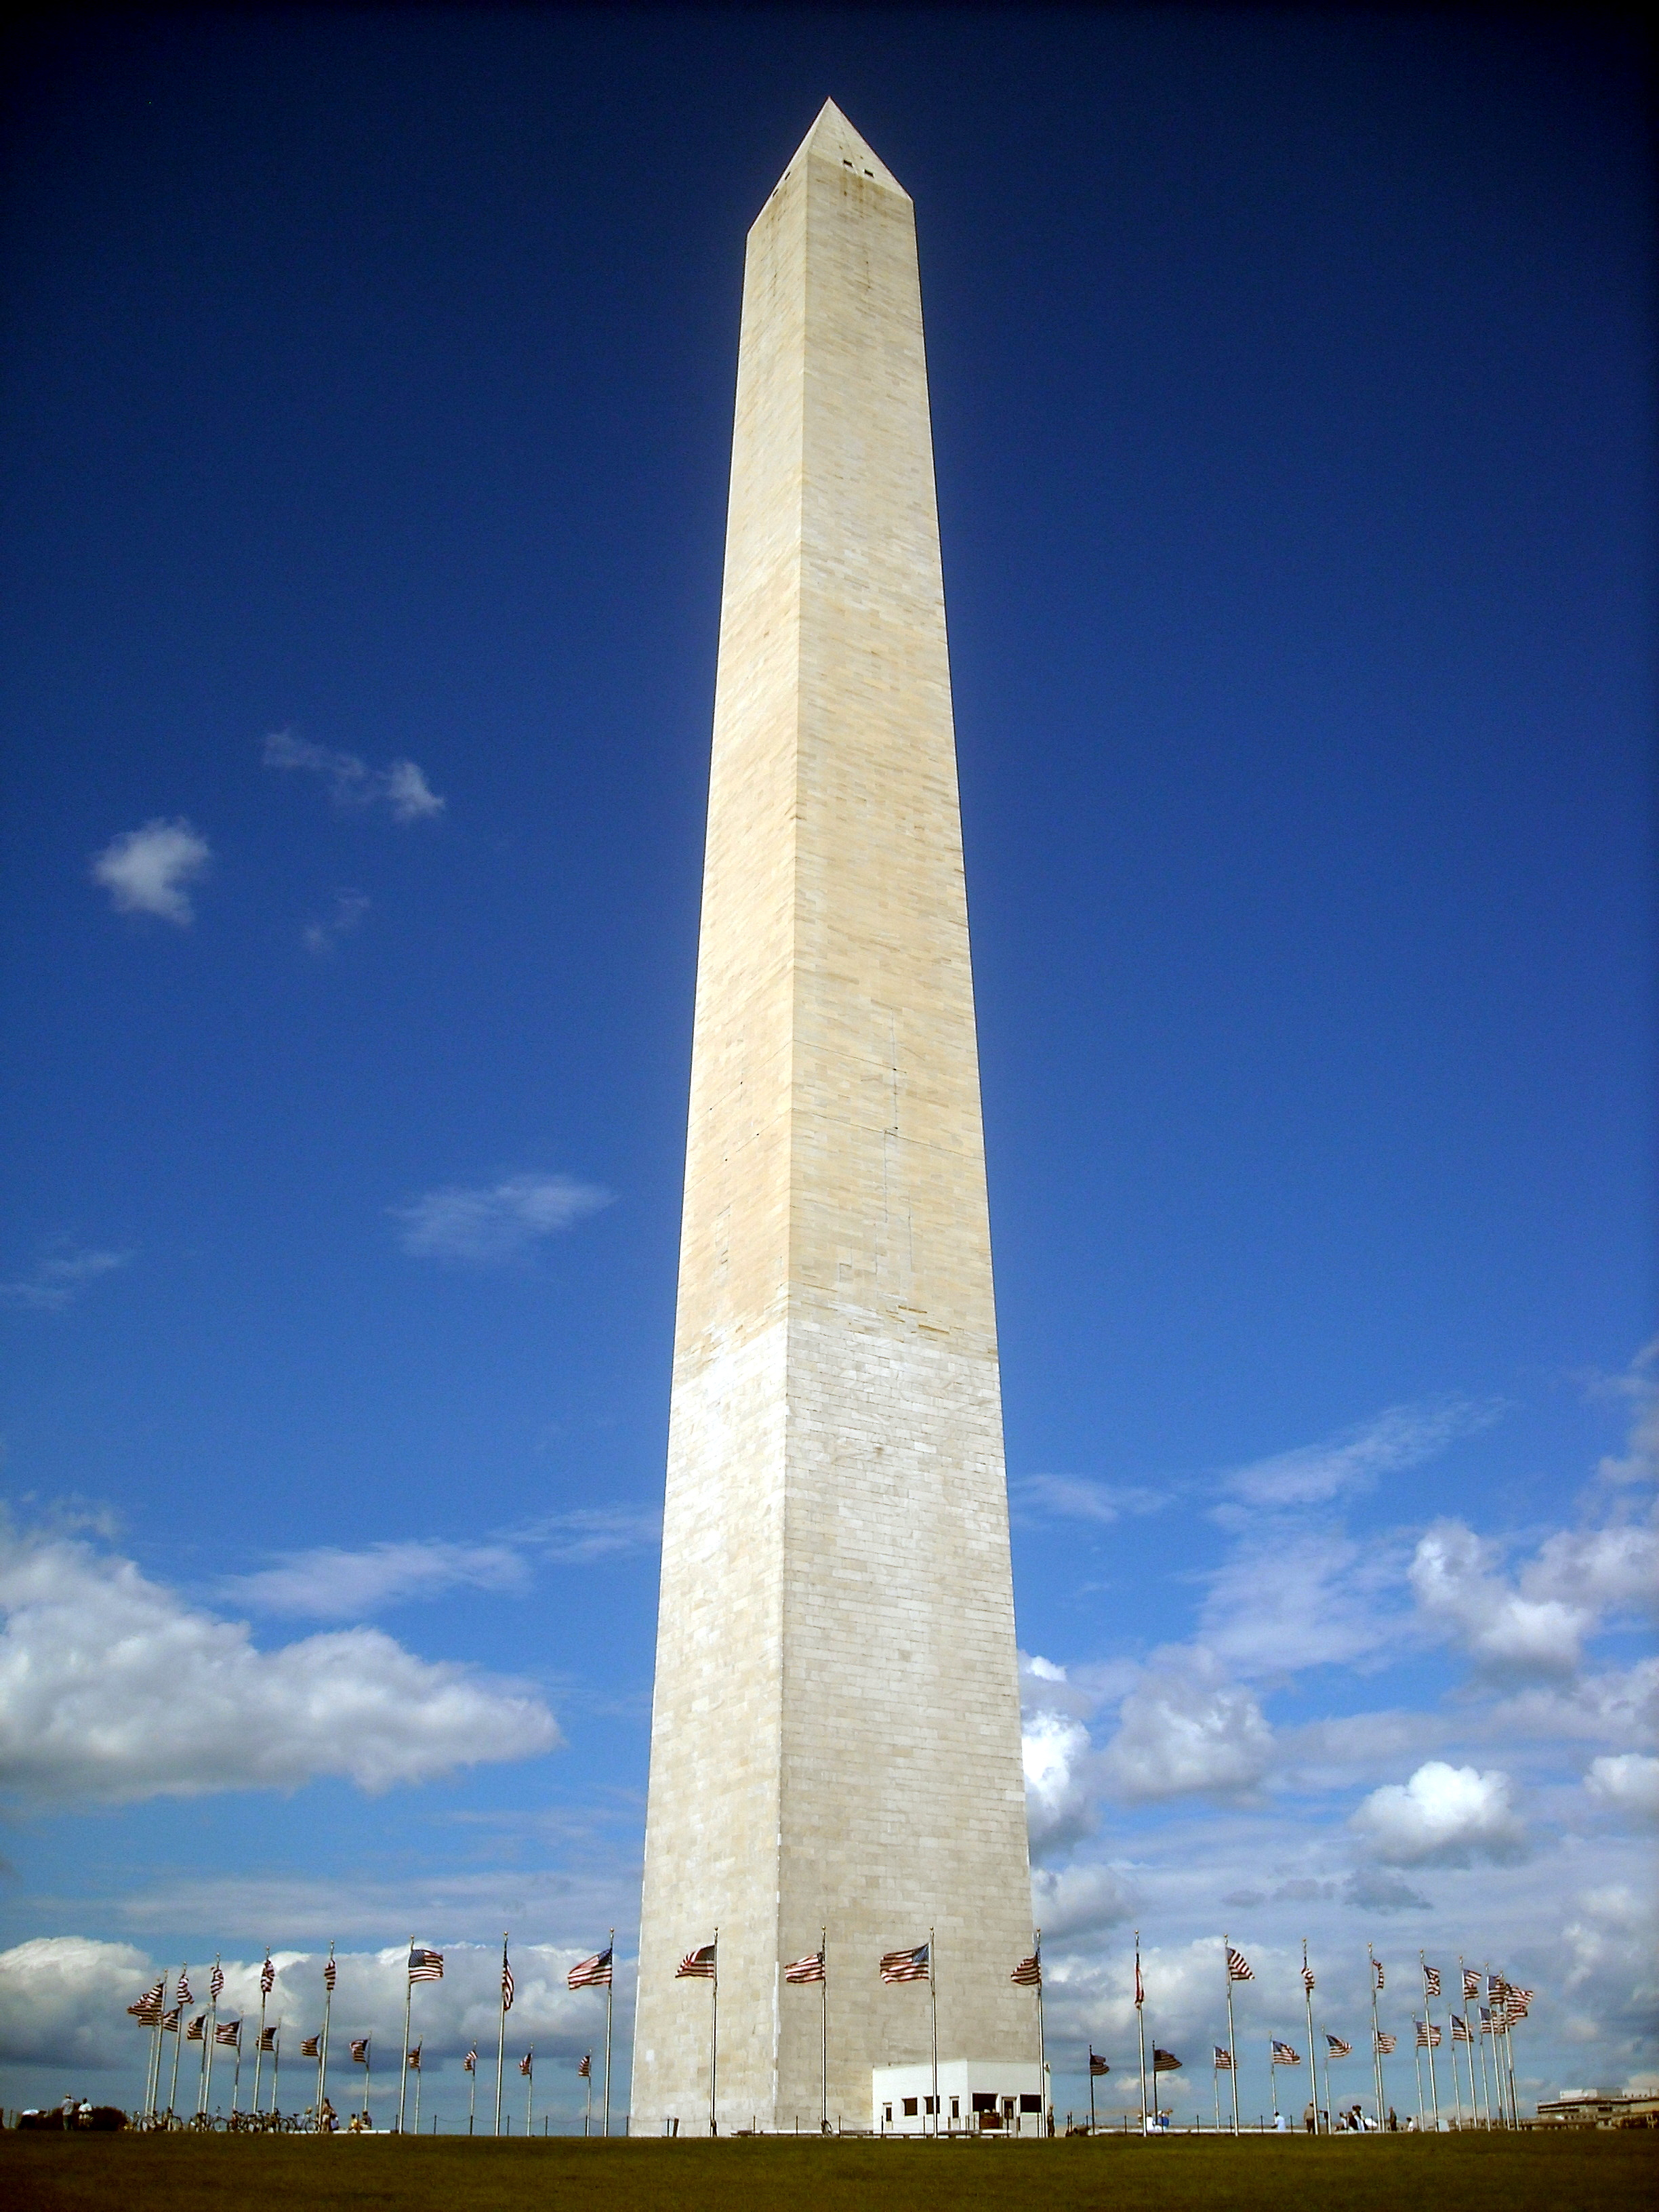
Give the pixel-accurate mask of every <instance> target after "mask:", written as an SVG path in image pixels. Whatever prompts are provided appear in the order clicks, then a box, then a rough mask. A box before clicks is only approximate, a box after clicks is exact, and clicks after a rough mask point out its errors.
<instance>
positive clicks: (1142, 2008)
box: [1135, 1928, 1146, 2136]
mask: <svg viewBox="0 0 1659 2212" xmlns="http://www.w3.org/2000/svg"><path fill="white" fill-rule="evenodd" d="M1135 2033H1136V2034H1137V2035H1138V2036H1139V2039H1140V2132H1141V2134H1142V2135H1143V2136H1144V2135H1145V2134H1146V1990H1145V1989H1144V1988H1143V1987H1142V1985H1141V1980H1140V1930H1139V1928H1137V1929H1136V1930H1135Z"/></svg>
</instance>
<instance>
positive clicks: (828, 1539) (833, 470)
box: [632, 104, 1036, 2134]
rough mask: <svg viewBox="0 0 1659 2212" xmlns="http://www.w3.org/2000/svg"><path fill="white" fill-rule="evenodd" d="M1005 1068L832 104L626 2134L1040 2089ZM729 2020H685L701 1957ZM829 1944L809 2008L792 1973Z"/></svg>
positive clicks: (745, 877)
mask: <svg viewBox="0 0 1659 2212" xmlns="http://www.w3.org/2000/svg"><path fill="white" fill-rule="evenodd" d="M717 1929H718V1954H717V1963H718V1972H719V1980H718V1988H717V1992H716V1990H715V1988H714V1985H712V1984H711V1982H710V1981H709V1980H708V1979H707V1978H700V1979H677V1978H676V1969H677V1967H678V1966H679V1964H680V1962H681V1960H683V1959H684V1958H685V1957H687V1955H688V1954H692V1953H694V1952H696V1951H699V1950H704V1949H706V1948H707V1947H709V1946H711V1945H713V1944H714V1942H715V1940H716V1930H717ZM821 1930H823V1931H827V1942H826V1945H825V1948H826V1951H827V1973H828V1980H827V1984H826V1985H825V1990H824V1991H823V1992H821V1991H820V1990H818V1989H817V1988H805V1987H794V1986H791V1985H789V1984H786V1983H785V1981H784V1978H783V1968H784V1966H786V1965H787V1963H788V1962H789V1961H791V1960H795V1959H798V1958H799V1957H801V1956H803V1955H804V1954H810V1953H813V1952H816V1951H817V1949H818V1948H819V1943H820V1931H821ZM930 1930H932V1931H933V1934H934V1952H933V1966H934V1971H935V1977H936V1979H935V1995H936V2001H937V2005H938V2020H939V2055H940V2057H941V2058H944V2057H951V2058H957V2057H962V2058H970V2059H975V2060H998V2061H1002V2060H1008V2059H1016V2058H1017V2059H1019V2060H1025V2061H1030V2060H1034V2059H1035V2057H1036V2049H1035V2035H1034V2029H1033V2024H1032V2022H1033V2014H1032V2004H1031V1998H1030V1993H1029V1991H1025V1990H1019V1989H1016V1988H1014V1987H1012V1986H1011V1984H1010V1981H1009V1974H1010V1972H1011V1970H1012V1967H1013V1966H1014V1965H1015V1963H1016V1961H1017V1960H1018V1959H1019V1958H1020V1957H1021V1956H1022V1955H1023V1954H1025V1953H1026V1952H1028V1951H1029V1950H1030V1937H1031V1929H1030V1874H1029V1866H1028V1859H1027V1848H1026V1834H1025V1798H1024V1786H1023V1780H1022V1773H1021V1765H1020V1729H1019V1705H1018V1681H1017V1672H1016V1659H1015V1646H1014V1612H1013V1588H1012V1576H1011V1572H1010V1567H1009V1554H1008V1510H1007V1492H1006V1476H1005V1473H1004V1467H1003V1448H1002V1406H1001V1394H1000V1384H999V1379H998V1370H997V1336H996V1316H995V1310H994V1303H993V1297H992V1289H991V1244H990V1228H989V1220H988V1215H987V1206H986V1189H985V1154H984V1139H983V1133H982V1128H981V1114H980V1091H979V1057H978V1046H977V1042H976V1038H975V1027H974V1000H973V982H972V977H971V975H970V972H969V952H968V909H967V901H966V895H965V890H964V886H963V860H962V829H961V822H960V816H959V812H958V806H957V769H956V741H955V734H954V731H953V728H952V723H951V680H950V669H949V665H948V661H947V657H946V649H945V596H944V585H943V580H942V576H941V571H940V564H939V517H938V508H937V503H936V501H935V496H934V489H933V439H932V432H931V428H930V426H929V421H928V410H927V367H926V362H925V360H924V357H923V350H922V331H921V292H920V288H919V283H918V278H917V267H916V240H915V217H914V212H913V210H912V207H911V203H910V199H909V196H908V193H906V192H905V191H904V190H903V188H902V186H901V185H899V184H898V183H897V182H896V179H894V178H893V177H892V176H891V175H890V173H889V172H888V171H887V169H886V168H885V167H884V166H883V164H882V163H881V161H879V160H878V158H877V156H876V155H874V154H873V153H872V151H871V149H869V147H868V146H866V144H865V143H864V141H863V140H862V139H861V138H860V137H859V135H858V133H857V132H856V131H854V129H853V128H852V126H851V125H849V124H848V121H847V119H846V118H845V117H844V116H842V114H841V113H840V112H839V111H838V110H837V109H836V107H835V106H833V105H832V104H826V106H824V108H823V112H822V113H821V114H820V115H819V117H818V118H817V122H816V123H815V124H814V125H813V126H812V128H811V131H810V132H809V133H808V135H807V137H806V140H805V143H804V144H803V145H802V146H801V148H800V150H799V152H798V153H797V154H796V155H795V157H794V159H793V161H791V163H790V164H789V167H788V168H787V170H786V171H785V172H784V174H783V177H782V179H781V181H780V182H779V184H778V185H777V187H776V189H775V191H774V192H773V193H772V196H771V197H770V198H769V200H768V202H767V203H766V205H765V207H764V208H763V210H761V213H760V215H759V216H758V217H757V220H756V222H755V225H754V228H752V229H751V231H750V234H749V244H748V253H747V259H746V263H745V268H744V295H743V321H742V331H741V336H740V339H739V346H738V392H737V412H736V423H735V429H734V434H733V439H732V484H731V499H730V507H729V509H728V514H727V522H726V570H725V585H724V596H723V600H722V605H721V613H720V659H719V674H718V678H717V684H716V695H715V706H714V758H713V767H712V771H711V778H710V787H709V798H708V848H707V854H706V859H705V863H704V873H703V893H702V936H701V940H700V947H699V953H698V963H697V995H696V1027H695V1033H694V1042H693V1050H692V1062H691V1100H690V1134H689V1139H688V1144H687V1154H686V1167H685V1208H684V1223H683V1227H682V1237H681V1246H680V1273H679V1304H678V1322H677V1326H676V1332H675V1346H674V1376H673V1396H672V1407H671V1416H670V1425H669V1446H668V1484H667V1500H666V1508H665V1520H664V1528H663V1566H662V1603H661V1615H660V1620H659V1628H658V1641H657V1673H656V1692H655V1702H654V1707H653V1718H652V1732H651V1782H650V1797H649V1803H648V1808H647V1819H646V1850H645V1890H644V1904H643V1917H642V1923H641V1936H640V1989H639V2010H638V2015H637V2022H636V2027H635V2048H634V2083H633V2118H632V2127H633V2129H634V2130H635V2132H637V2133H641V2134H656V2133H659V2132H660V2131H661V2129H662V2127H663V2126H664V2124H665V2122H667V2121H668V2120H670V2119H678V2123H679V2126H680V2130H681V2132H682V2133H692V2132H697V2133H702V2132H706V2131H707V2130H708V2127H709V2124H710V2119H711V2085H710V2066H711V2057H712V2056H713V2052H712V2051H711V2013H712V2010H713V2003H714V1998H715V1996H716V1994H717V1996H718V2022H719V2036H718V2089H717V2093H716V2094H715V2096H714V2104H713V2115H714V2119H715V2121H716V2123H717V2124H718V2126H719V2129H720V2132H721V2133H725V2132H726V2130H728V2129H732V2128H737V2127H744V2128H746V2127H748V2126H749V2125H750V2121H751V2119H752V2120H754V2121H756V2122H757V2124H759V2126H760V2127H761V2128H762V2129H763V2130H764V2129H772V2128H779V2129H782V2130H789V2129H790V2128H791V2127H792V2126H793V2125H794V2124H796V2123H797V2121H799V2125H800V2126H801V2127H802V2129H803V2130H805V2129H806V2128H808V2127H811V2126H816V2125H817V2123H818V2119H819V2117H820V2099H821V2095H822V2093H823V2079H822V2075H821V2068H822V2066H823V2016H822V2012H821V1997H822V1996H823V1995H824V1994H827V2000H828V2015H827V2018H828V2053H829V2057H828V2081H829V2087H828V2106H829V2115H830V2119H831V2124H833V2123H834V2118H835V2115H836V2113H837V2112H840V2113H844V2114H845V2116H846V2118H847V2119H848V2122H849V2123H851V2122H856V2123H857V2124H860V2125H862V2124H867V2120H868V2115H869V2112H870V2100H871V2069H872V2066H877V2065H883V2066H884V2065H890V2064H905V2063H911V2062H915V2061H921V2060H924V2059H926V2058H927V2056H928V2052H929V2039H930V2035H931V2033H932V2029H931V2019H930V1996H929V1991H928V1990H927V1988H926V1987H925V1986H919V1985H917V1984H908V1985H903V1986H897V1987H893V1986H885V1985H884V1984H882V1982H881V1980H880V1978H879V1974H878V1965H879V1961H880V1959H881V1956H882V1954H884V1953H885V1952H889V1951H892V1950H895V1949H896V1948H900V1947H908V1946H911V1945H918V1944H921V1943H924V1942H927V1939H928V1936H929V1931H930Z"/></svg>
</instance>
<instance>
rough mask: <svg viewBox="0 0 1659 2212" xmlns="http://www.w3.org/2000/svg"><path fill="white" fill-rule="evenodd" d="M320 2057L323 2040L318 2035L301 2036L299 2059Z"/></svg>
mask: <svg viewBox="0 0 1659 2212" xmlns="http://www.w3.org/2000/svg"><path fill="white" fill-rule="evenodd" d="M322 2055H323V2039H322V2037H321V2036H320V2035H302V2036H301V2038H300V2056H301V2058H320V2057H322Z"/></svg>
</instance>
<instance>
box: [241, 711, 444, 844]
mask: <svg viewBox="0 0 1659 2212" xmlns="http://www.w3.org/2000/svg"><path fill="white" fill-rule="evenodd" d="M264 764H265V766H266V767H267V768H279V769H303V770H305V771H306V773H307V774H308V775H318V776H320V777H321V778H322V779H323V781H324V782H325V784H326V785H327V786H328V790H329V796H330V797H331V799H333V801H334V804H335V805H337V806H344V807H367V806H385V807H386V808H387V809H388V810H389V811H390V812H391V815H392V820H393V821H394V822H399V823H405V824H407V823H411V822H425V821H430V820H431V819H432V818H433V817H434V816H435V815H439V814H441V813H442V812H443V811H444V809H445V808H446V806H447V805H448V804H449V802H448V800H447V799H442V798H441V797H440V796H439V794H438V793H436V792H435V791H434V790H433V789H432V787H431V786H430V785H429V784H428V782H427V780H426V774H425V771H424V770H423V769H422V768H420V767H419V766H418V765H417V763H416V762H414V761H412V760H395V761H392V762H390V763H388V764H387V765H386V767H385V768H370V766H369V765H368V762H367V761H366V760H362V759H361V758H360V757H358V755H357V754H356V753H344V752H335V751H333V750H331V748H330V747H329V746H327V745H314V744H310V743H308V742H307V739H305V738H296V737H295V735H294V733H293V732H292V731H291V730H276V731H273V732H272V733H271V735H270V737H268V738H266V739H265V744H264Z"/></svg>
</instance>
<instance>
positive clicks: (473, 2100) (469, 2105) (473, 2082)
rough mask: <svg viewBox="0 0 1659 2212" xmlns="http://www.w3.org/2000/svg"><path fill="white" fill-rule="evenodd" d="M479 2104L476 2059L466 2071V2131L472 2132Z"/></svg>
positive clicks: (475, 2058) (469, 2133)
mask: <svg viewBox="0 0 1659 2212" xmlns="http://www.w3.org/2000/svg"><path fill="white" fill-rule="evenodd" d="M477 2104H478V2062H477V2057H474V2059H473V2061H472V2063H471V2065H470V2066H469V2067H468V2068H467V2069H466V2131H467V2133H468V2135H469V2136H470V2135H471V2132H472V2118H473V2114H474V2113H475V2112H477Z"/></svg>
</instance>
